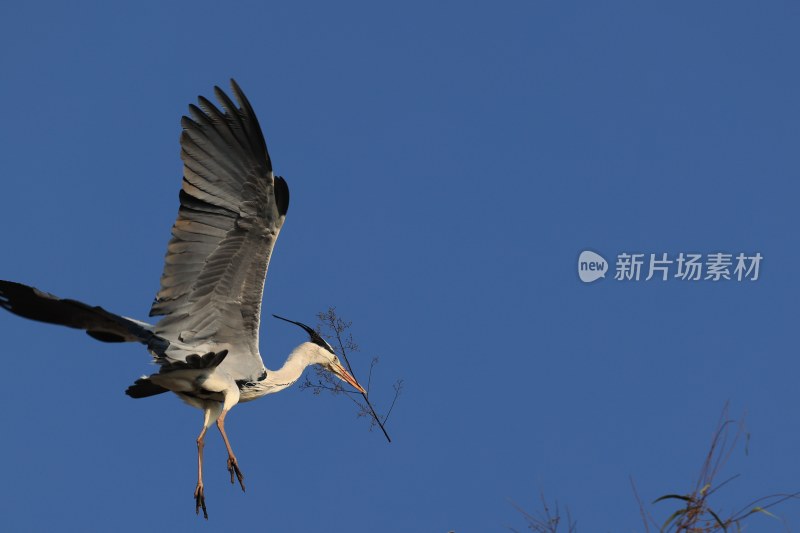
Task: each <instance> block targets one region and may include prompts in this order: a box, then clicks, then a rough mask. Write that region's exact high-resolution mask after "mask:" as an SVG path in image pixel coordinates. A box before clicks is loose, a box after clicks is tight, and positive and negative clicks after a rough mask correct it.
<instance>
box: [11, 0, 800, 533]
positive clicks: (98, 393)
mask: <svg viewBox="0 0 800 533" xmlns="http://www.w3.org/2000/svg"><path fill="white" fill-rule="evenodd" d="M798 27H800V7H799V6H798V5H797V4H796V3H791V2H768V3H763V2H762V3H754V2H669V3H666V2H662V3H653V2H647V3H643V2H633V1H628V2H602V3H599V2H578V3H575V2H569V3H567V2H542V1H526V2H502V3H497V2H491V3H489V2H485V3H477V2H437V3H427V2H425V3H417V2H403V3H394V4H392V5H389V4H387V3H375V2H335V3H331V2H292V3H288V2H256V1H254V2H228V3H224V4H223V3H217V2H205V1H197V2H191V3H189V2H172V3H156V2H152V3H147V2H145V3H138V2H137V3H130V4H127V5H126V4H122V3H119V4H117V3H113V5H112V3H110V2H76V3H68V4H67V3H61V2H26V3H22V2H13V3H12V2H6V3H3V4H2V6H0V77H2V83H1V84H0V101H2V103H3V113H2V118H1V119H0V146H1V147H2V148H0V176H2V178H0V179H2V182H1V183H2V189H0V191H1V192H0V195H2V196H1V198H2V204H1V205H2V209H0V242H2V251H0V254H2V255H1V256H0V259H1V263H0V264H1V265H2V266H0V278H4V279H11V280H17V281H22V282H25V283H29V284H32V285H35V286H37V287H40V288H42V289H44V290H47V291H49V292H53V293H55V294H58V295H61V296H64V297H73V298H79V299H82V300H84V301H86V302H89V303H92V304H96V305H102V306H104V307H106V308H107V309H110V310H113V311H116V312H119V313H122V314H125V315H128V316H133V317H137V318H145V317H146V315H147V312H148V310H149V306H150V303H151V301H152V298H153V296H154V295H155V293H156V291H157V288H158V279H159V276H160V273H161V268H162V259H163V254H164V252H165V249H166V243H167V240H168V238H169V228H170V226H171V224H172V221H173V220H174V217H175V215H176V213H177V205H178V203H177V200H178V197H177V196H178V188H179V186H180V175H181V163H180V159H179V157H178V153H179V152H178V136H179V132H180V126H179V118H180V116H181V115H182V114H183V113H185V112H186V106H187V104H188V103H190V102H193V101H195V99H196V96H197V95H198V94H203V95H206V96H211V95H212V87H213V85H215V84H218V85H221V86H225V87H227V83H228V79H229V78H230V77H231V76H233V77H235V78H236V79H237V80H238V81H239V82H240V84H241V85H242V87H243V88H244V90H245V92H246V94H247V95H248V96H249V98H250V100H251V102H252V104H253V106H254V107H255V110H256V112H257V113H258V116H259V118H260V121H261V124H262V127H263V129H264V132H265V135H266V138H267V142H268V144H269V148H270V152H271V155H272V158H273V161H274V164H275V168H276V171H277V172H278V173H280V174H282V175H284V176H285V177H286V178H287V180H288V182H289V186H290V188H291V194H292V205H291V208H290V211H289V216H288V218H287V221H286V225H285V227H284V231H283V232H282V234H281V238H280V240H279V242H278V244H277V248H276V252H275V255H274V258H273V261H272V264H271V266H270V273H269V277H268V280H267V289H266V293H265V317H268V316H269V314H270V313H273V312H274V313H278V314H282V315H285V316H288V317H291V318H294V319H296V320H301V321H304V322H313V320H314V316H315V314H316V313H317V312H318V311H321V310H324V309H326V308H327V307H328V306H332V305H333V306H337V308H338V310H339V312H340V313H341V314H342V315H344V316H345V317H347V318H349V319H351V320H352V321H353V322H354V326H353V333H354V335H355V336H356V338H357V340H358V341H359V343H360V344H361V346H362V348H363V349H364V353H365V355H364V356H363V358H364V360H366V359H367V358H368V356H369V355H379V356H380V357H381V362H380V365H379V366H378V368H377V369H376V374H375V377H374V380H375V381H374V382H373V386H374V387H375V400H376V402H377V403H378V404H381V403H383V402H385V401H388V400H389V399H390V386H391V382H392V381H393V379H395V378H397V377H402V378H404V379H405V383H406V387H405V392H404V395H403V396H402V397H401V399H400V401H399V402H398V404H397V407H396V409H395V412H394V413H393V415H392V419H391V420H390V422H389V430H390V432H391V434H392V436H393V437H394V442H393V443H392V444H387V443H386V442H385V441H384V440H383V437H382V436H381V435H380V433H377V432H372V433H370V432H369V431H368V430H367V424H366V423H365V421H364V420H359V419H356V418H355V414H354V410H353V408H352V406H351V405H350V403H349V402H348V401H347V400H345V399H341V398H331V397H314V396H312V395H311V394H309V393H308V392H300V391H299V390H297V389H296V388H295V389H291V390H289V391H286V392H283V393H281V394H277V395H274V396H271V397H268V398H266V399H264V400H261V401H259V402H255V403H252V404H247V405H243V406H239V407H237V408H236V409H235V410H234V411H233V412H232V414H231V416H230V418H229V419H228V420H229V421H228V430H229V434H230V435H231V439H232V443H233V446H234V449H235V450H236V452H237V455H238V458H239V460H240V463H241V465H242V469H243V471H244V473H245V476H246V481H247V487H248V491H247V493H246V494H242V493H241V491H240V490H239V489H238V488H235V487H232V486H230V484H229V483H228V480H227V479H226V476H227V472H226V470H225V453H224V447H223V445H222V443H221V439H220V438H219V436H218V434H217V433H216V432H214V433H213V434H212V435H211V436H210V438H209V440H208V445H207V447H206V491H207V492H206V495H207V499H208V505H209V514H210V521H209V522H208V523H206V522H205V521H203V520H202V519H201V518H197V517H196V516H195V515H194V512H193V511H194V509H193V499H192V492H193V490H194V483H195V465H196V463H195V442H194V439H195V437H196V435H197V433H198V431H199V429H200V425H201V422H202V418H201V416H202V415H201V413H200V412H199V411H195V410H192V409H191V408H189V407H187V406H185V405H183V404H182V403H181V402H179V401H178V400H177V399H175V398H170V397H166V396H164V397H157V398H152V399H148V400H137V401H134V400H131V399H130V398H128V397H126V396H125V395H124V394H123V391H124V390H125V388H126V387H127V386H128V385H129V384H130V383H131V382H132V381H133V380H134V379H136V378H137V377H138V376H140V375H141V374H143V373H147V372H150V371H152V367H151V366H150V365H149V356H148V355H147V354H146V353H145V351H144V350H143V349H142V347H140V346H134V345H125V346H115V345H104V344H101V343H97V342H95V341H93V340H92V339H90V338H89V337H87V336H86V335H83V334H82V333H80V332H76V331H73V330H68V329H65V328H56V327H51V326H46V325H42V324H38V323H34V322H29V321H25V320H21V319H19V318H17V317H14V316H11V315H3V316H0V333H1V334H2V338H3V350H2V352H3V353H2V356H3V372H2V374H3V377H2V382H3V384H2V387H0V402H2V405H3V406H4V420H3V431H2V434H3V437H2V439H0V458H1V460H2V461H3V465H2V468H1V469H0V470H1V471H2V480H3V482H2V483H0V528H2V529H3V530H5V531H45V530H52V529H53V527H56V526H58V527H59V528H60V529H63V530H78V529H80V530H97V531H99V530H106V531H107V530H110V529H113V530H115V531H119V532H125V531H141V530H143V529H145V530H150V531H159V530H171V531H189V530H192V531H194V530H198V531H200V530H205V531H223V530H230V529H232V528H236V529H241V528H244V527H247V528H252V527H255V528H261V529H264V530H270V531H283V532H306V531H334V530H340V531H350V532H373V531H382V532H408V531H431V532H442V533H444V532H446V531H450V530H453V529H454V530H455V531H456V532H458V533H467V532H472V531H474V532H483V531H502V530H504V527H505V526H507V525H511V526H515V527H518V528H523V527H524V525H523V522H522V520H521V519H520V517H519V515H518V514H517V512H516V511H515V510H514V508H513V506H512V504H511V502H516V503H517V504H519V505H521V506H522V507H525V508H527V509H530V510H535V509H537V508H538V497H539V496H538V495H539V492H540V491H543V492H544V493H545V494H546V495H547V497H548V498H549V499H551V500H556V499H557V500H558V501H559V502H560V504H561V506H562V508H563V507H564V506H569V508H570V510H571V513H572V515H573V517H574V518H576V519H577V521H578V525H579V529H580V531H584V532H595V531H598V532H606V531H608V532H620V531H643V530H644V527H643V526H642V523H641V520H640V517H639V509H638V506H637V503H636V500H635V498H634V495H633V492H632V490H631V487H630V481H629V478H630V477H633V479H634V480H635V482H636V484H637V486H638V490H639V493H640V495H641V497H642V499H643V500H645V501H646V502H649V501H652V500H653V499H655V498H656V497H658V496H660V495H662V494H665V493H669V492H687V491H689V490H690V488H691V487H692V486H693V483H694V481H695V478H696V474H697V472H698V470H699V467H700V465H701V463H702V460H703V458H704V456H705V453H706V451H707V448H708V444H709V441H710V439H711V436H712V433H713V430H714V427H715V424H716V422H717V419H718V417H719V414H720V411H721V409H722V407H723V405H724V404H725V402H727V401H730V406H731V415H736V416H738V415H741V414H743V413H746V418H747V430H748V431H749V432H750V434H751V438H750V443H749V455H745V453H744V449H743V448H739V449H737V451H736V452H735V453H734V455H733V456H732V458H731V461H730V463H729V465H728V467H727V469H726V471H725V473H726V474H729V475H734V474H741V477H740V478H738V479H737V480H735V481H734V482H732V483H731V484H729V485H728V486H727V487H726V488H725V489H724V490H723V491H721V492H720V493H719V499H718V500H717V507H718V510H720V512H722V513H724V512H726V511H731V510H732V508H734V507H738V506H739V505H744V504H746V503H747V502H748V501H749V500H751V499H753V498H755V497H758V496H762V495H766V494H771V493H775V492H792V491H797V490H800V463H798V461H797V453H798V450H799V449H800V431H799V430H798V424H799V423H800V417H798V415H797V412H798V409H797V404H798V394H797V389H798V387H797V382H798V373H800V359H799V358H798V356H797V353H796V352H797V340H796V339H797V333H796V332H797V319H796V316H797V305H796V301H797V294H798V291H800V282H799V281H798V264H800V253H799V252H798V249H799V247H798V242H797V238H796V229H797V227H798V224H800V220H798V214H797V213H798V211H797V208H796V205H797V198H798V193H800V187H798V163H800V161H798V153H800V150H798V147H800V126H798V125H799V124H800V99H799V98H798V94H800V71H799V70H798V69H797V55H798V51H800V33H798V31H797V28H798ZM584 249H592V250H595V251H597V252H599V253H601V254H603V255H604V256H605V257H606V258H612V259H613V257H614V255H615V254H617V253H620V252H641V253H663V252H668V253H670V254H677V253H679V252H692V251H694V252H700V253H704V254H705V253H712V252H719V251H722V252H729V253H734V254H736V253H739V252H746V253H754V252H760V253H761V254H762V255H763V257H764V260H763V263H762V265H761V277H760V279H759V280H758V281H757V282H742V283H737V282H734V281H730V282H720V283H716V284H714V283H712V282H695V283H686V282H680V281H679V280H671V281H668V282H657V281H651V282H644V281H641V282H638V283H633V282H629V283H622V282H616V281H614V280H613V279H611V278H610V277H609V278H607V279H605V280H601V281H598V282H596V283H594V284H591V285H585V284H583V283H581V282H580V281H579V279H578V276H577V271H576V260H577V256H578V254H579V253H580V251H582V250H584ZM302 340H303V337H302V335H301V334H300V332H299V330H297V329H296V328H293V327H290V326H288V325H286V324H283V323H280V322H278V321H276V320H273V319H271V318H265V319H264V322H263V324H262V342H261V350H262V354H264V359H265V362H266V364H267V366H268V367H272V368H275V367H277V366H279V365H280V364H281V363H282V361H283V357H284V356H285V354H287V353H288V352H289V350H290V349H291V348H292V347H293V346H294V345H295V344H297V343H299V342H300V341H302ZM381 392H383V396H381V394H380V393H381ZM723 477H725V476H724V475H723ZM648 508H651V507H649V506H648ZM651 509H652V510H653V512H654V516H655V517H656V518H657V519H658V520H659V522H660V521H662V520H663V519H664V518H666V516H667V515H668V514H669V512H670V511H671V510H672V507H671V506H670V505H668V504H660V505H659V506H656V507H653V508H651ZM776 514H778V515H779V516H781V517H782V518H784V519H785V520H786V522H787V524H788V525H789V526H790V527H792V528H793V529H797V528H800V502H794V503H791V502H790V503H787V504H785V505H783V506H782V507H779V508H778V509H776ZM259 522H260V523H261V524H262V525H258V523H259ZM751 524H752V526H751V527H752V528H754V530H757V531H783V530H784V526H783V525H782V524H781V523H780V522H778V521H775V520H772V519H769V518H766V517H756V518H755V519H754V520H753V521H752V522H751Z"/></svg>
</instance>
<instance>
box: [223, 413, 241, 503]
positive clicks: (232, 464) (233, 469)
mask: <svg viewBox="0 0 800 533" xmlns="http://www.w3.org/2000/svg"><path fill="white" fill-rule="evenodd" d="M226 403H227V401H226ZM227 414H228V409H223V410H222V414H221V415H219V418H217V427H218V428H219V432H220V433H221V434H222V440H224V441H225V448H227V449H228V472H230V473H231V484H233V483H235V482H234V480H233V476H234V474H236V479H238V480H239V485H240V486H241V487H242V491H243V492H244V474H242V471H241V470H239V463H238V462H237V461H236V456H235V455H233V448H231V443H230V441H229V440H228V435H226V434H225V415H227Z"/></svg>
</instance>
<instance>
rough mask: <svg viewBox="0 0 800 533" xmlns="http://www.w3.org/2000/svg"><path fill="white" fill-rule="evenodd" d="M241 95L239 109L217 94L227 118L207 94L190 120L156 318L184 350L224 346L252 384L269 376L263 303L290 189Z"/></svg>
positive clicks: (160, 327)
mask: <svg viewBox="0 0 800 533" xmlns="http://www.w3.org/2000/svg"><path fill="white" fill-rule="evenodd" d="M231 87H232V89H233V95H234V97H235V98H236V100H237V101H238V103H239V107H238V108H237V107H236V105H235V104H234V103H233V102H232V101H231V99H230V98H229V97H228V96H227V95H226V94H225V93H224V92H223V91H222V90H221V89H220V88H219V87H214V93H215V94H216V97H217V99H218V100H219V102H220V104H221V105H222V111H220V110H219V109H218V108H217V107H215V106H214V104H212V103H211V102H209V101H208V100H206V99H205V98H203V97H202V96H200V97H199V99H198V102H199V107H198V106H194V105H190V106H189V114H190V115H191V117H183V119H182V120H181V125H182V126H183V133H182V134H181V158H182V159H183V163H184V171H183V186H182V189H181V192H180V210H179V211H178V219H177V220H176V221H175V225H174V226H173V227H172V239H171V240H170V242H169V246H168V248H167V255H166V259H165V265H164V273H163V274H162V276H161V290H159V292H158V294H157V295H156V300H155V302H154V303H153V307H152V309H151V310H150V316H156V315H163V317H164V318H162V319H161V320H160V321H159V322H158V323H157V324H156V326H155V333H156V334H158V335H161V336H163V337H164V338H167V339H169V340H170V341H173V342H175V345H176V347H177V346H179V345H181V344H182V345H185V346H186V347H189V348H190V347H198V346H211V345H215V346H222V347H223V348H227V349H229V350H230V355H229V356H228V358H227V359H226V361H225V364H226V367H228V368H230V369H232V370H234V371H235V372H236V373H237V374H241V375H242V376H249V375H250V374H253V375H256V374H260V373H261V372H262V371H263V368H264V367H263V363H262V361H261V359H260V356H259V354H258V327H259V322H260V316H261V297H262V294H263V290H264V280H265V277H266V273H267V266H268V265H269V259H270V255H271V254H272V249H273V247H274V245H275V241H276V239H277V238H278V233H279V232H280V229H281V226H282V225H283V221H284V218H285V216H286V211H287V209H288V207H289V189H288V187H287V185H286V182H285V181H284V180H283V178H281V177H275V176H274V175H273V173H272V163H271V162H270V158H269V154H268V152H267V145H266V143H265V142H264V136H263V135H262V133H261V128H260V127H259V125H258V120H257V119H256V116H255V113H254V112H253V108H252V107H251V106H250V103H249V102H248V101H247V98H245V96H244V94H243V93H242V91H241V89H239V86H238V85H237V84H236V82H235V81H234V80H231ZM176 341H177V342H176ZM207 351H210V350H207ZM189 353H196V350H195V351H194V352H192V351H191V350H188V351H186V354H189ZM186 354H184V355H186ZM176 355H177V356H178V357H180V354H176Z"/></svg>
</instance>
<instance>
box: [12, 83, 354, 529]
mask: <svg viewBox="0 0 800 533" xmlns="http://www.w3.org/2000/svg"><path fill="white" fill-rule="evenodd" d="M231 86H232V89H233V94H234V96H235V98H236V100H237V101H238V104H239V106H238V107H237V106H236V105H235V104H234V103H233V101H232V100H231V99H230V98H228V96H227V95H226V94H225V93H224V92H223V91H222V90H220V89H219V88H218V87H215V88H214V92H215V94H216V96H217V99H218V100H219V102H220V103H221V104H222V110H219V109H217V107H215V106H214V104H212V103H211V102H209V101H208V100H206V99H205V98H203V97H202V96H201V97H199V99H198V101H199V107H198V106H194V105H190V106H189V112H190V115H191V117H183V119H182V121H181V125H182V126H183V133H182V134H181V158H182V159H183V163H184V173H183V184H182V188H181V192H180V209H179V211H178V217H177V220H176V221H175V224H174V225H173V227H172V238H171V240H170V241H169V245H168V247H167V254H166V257H165V265H164V272H163V274H162V276H161V288H160V290H159V291H158V294H157V295H156V299H155V301H154V302H153V305H152V307H151V309H150V316H159V317H161V319H160V320H159V321H158V322H156V323H155V324H149V323H146V322H142V321H138V320H134V319H130V318H125V317H122V316H119V315H116V314H114V313H110V312H108V311H105V310H104V309H102V308H100V307H92V306H89V305H87V304H84V303H82V302H79V301H76V300H68V299H62V298H58V297H56V296H53V295H52V294H48V293H45V292H42V291H39V290H38V289H35V288H33V287H29V286H27V285H23V284H20V283H15V282H9V281H0V307H4V308H5V309H7V310H9V311H11V312H13V313H16V314H18V315H21V316H24V317H26V318H31V319H34V320H40V321H43V322H50V323H54V324H60V325H64V326H69V327H73V328H79V329H83V330H86V332H87V333H88V334H89V335H91V336H92V337H94V338H96V339H98V340H101V341H105V342H141V343H143V344H145V345H146V346H147V348H148V350H149V352H150V353H151V354H152V356H153V357H154V359H155V362H156V363H158V364H159V366H160V370H159V372H157V373H155V374H152V375H150V376H145V377H142V378H140V379H139V380H137V381H136V382H135V383H134V384H133V385H131V386H130V387H129V388H128V390H127V391H126V393H127V394H128V395H129V396H131V397H133V398H143V397H147V396H154V395H157V394H160V393H163V392H168V391H171V392H174V393H175V394H177V395H178V396H179V397H180V398H181V399H183V400H184V401H186V402H187V403H189V404H190V405H192V406H194V407H197V408H199V409H202V410H203V411H204V423H203V429H202V431H201V432H200V436H199V437H198V439H197V445H198V482H197V488H196V490H195V499H196V504H197V505H196V507H197V510H198V511H199V509H200V508H202V509H203V512H204V514H205V511H206V506H205V497H204V491H203V477H202V473H203V468H202V466H203V443H204V437H205V433H206V430H207V429H208V428H209V427H210V426H211V425H212V424H214V423H215V422H216V423H217V426H218V427H219V430H220V433H221V435H222V437H223V440H224V441H225V446H226V448H227V451H228V470H229V471H230V474H231V483H233V482H234V475H235V476H236V477H237V478H238V480H239V483H240V484H241V486H242V490H244V483H243V476H242V473H241V471H240V470H239V466H238V462H237V460H236V457H235V456H234V454H233V450H232V449H231V446H230V442H229V441H228V437H227V434H226V433H225V425H224V424H225V416H226V414H227V413H228V411H230V409H231V408H232V407H233V406H234V405H236V404H237V403H240V402H247V401H251V400H255V399H257V398H260V397H262V396H265V395H267V394H271V393H275V392H278V391H280V390H283V389H285V388H286V387H289V386H291V385H292V384H293V383H295V382H296V381H297V380H298V379H299V377H300V376H301V374H302V373H303V371H304V370H305V368H306V367H308V366H309V365H312V364H318V365H322V366H323V367H325V368H326V369H327V370H329V371H331V372H332V373H334V374H335V375H337V376H338V377H340V378H341V379H343V380H345V381H346V382H348V383H349V384H351V385H352V386H354V387H355V388H356V389H358V390H360V391H362V392H363V389H362V388H361V386H360V385H359V384H358V383H357V382H356V381H355V379H354V378H353V377H352V375H350V374H349V373H348V372H347V371H346V370H345V369H344V368H343V367H342V365H341V363H339V360H338V358H337V357H336V355H335V354H334V352H333V349H332V348H331V347H330V345H329V344H328V343H327V342H325V341H324V340H323V339H322V338H321V337H319V335H317V334H316V333H315V332H314V331H313V330H312V329H311V328H309V327H308V326H305V325H303V324H301V323H299V322H293V321H289V322H293V323H294V324H297V325H298V326H301V327H302V328H303V329H305V330H306V332H307V333H308V334H309V336H310V342H304V343H302V344H301V345H299V346H298V347H297V348H295V349H294V350H293V351H292V353H291V354H290V355H289V357H288V359H287V360H286V362H285V363H284V365H283V366H282V367H281V368H279V369H277V370H268V369H267V368H266V367H265V366H264V362H263V361H262V358H261V354H260V353H259V335H258V334H259V325H260V322H261V298H262V293H263V290H264V281H265V278H266V274H267V268H268V266H269V261H270V257H271V256H272V251H273V248H274V246H275V242H276V240H277V238H278V235H279V233H280V230H281V227H282V226H283V222H284V220H285V218H286V213H287V211H288V208H289V188H288V185H287V184H286V181H285V180H284V179H283V178H281V177H280V176H275V175H274V174H273V172H272V162H271V160H270V157H269V153H268V152H267V145H266V142H265V141H264V137H263V135H262V133H261V128H260V126H259V124H258V120H257V119H256V116H255V113H254V112H253V109H252V107H251V106H250V104H249V102H248V101H247V98H245V96H244V94H243V93H242V91H241V90H240V89H239V87H238V86H237V85H236V83H235V82H234V81H233V80H231ZM278 318H280V317H278ZM283 320H286V319H283ZM206 517H207V515H206Z"/></svg>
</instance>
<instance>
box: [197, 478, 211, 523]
mask: <svg viewBox="0 0 800 533" xmlns="http://www.w3.org/2000/svg"><path fill="white" fill-rule="evenodd" d="M201 508H202V509H203V518H205V519H206V520H208V511H206V496H205V494H204V493H203V484H202V483H198V484H197V488H196V489H194V512H195V514H197V515H199V514H200V509H201Z"/></svg>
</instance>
